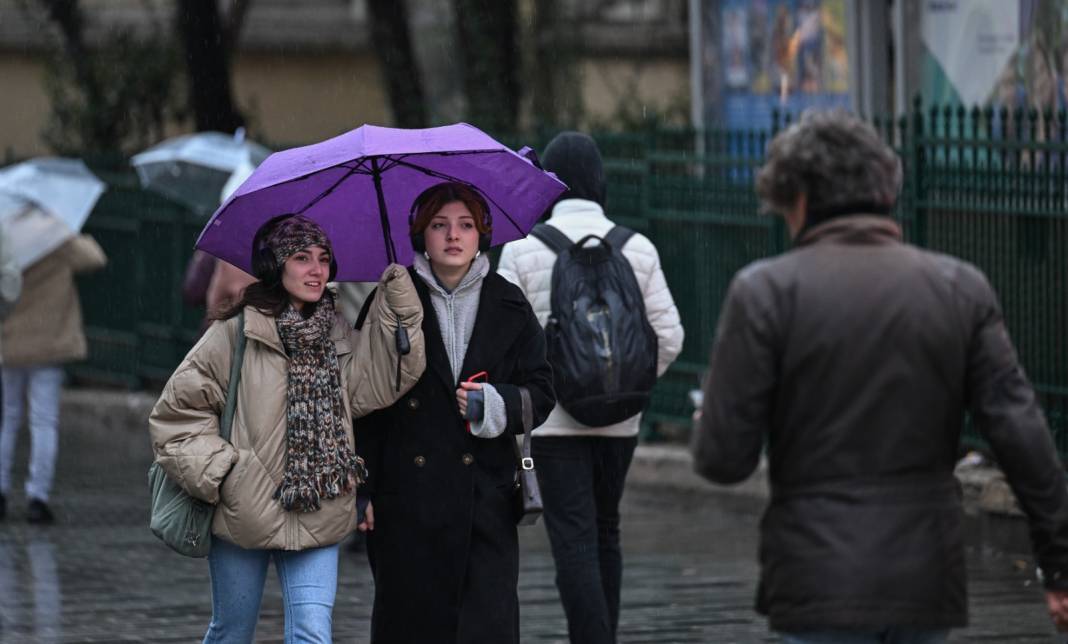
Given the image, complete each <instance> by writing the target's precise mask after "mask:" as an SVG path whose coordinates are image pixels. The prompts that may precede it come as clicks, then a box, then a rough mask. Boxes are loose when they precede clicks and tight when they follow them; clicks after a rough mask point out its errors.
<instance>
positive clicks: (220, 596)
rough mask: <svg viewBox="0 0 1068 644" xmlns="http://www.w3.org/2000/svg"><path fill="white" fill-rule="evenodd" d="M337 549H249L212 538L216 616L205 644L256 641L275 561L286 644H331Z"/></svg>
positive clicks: (213, 617)
mask: <svg viewBox="0 0 1068 644" xmlns="http://www.w3.org/2000/svg"><path fill="white" fill-rule="evenodd" d="M337 551H338V546H337V544H335V545H332V546H327V547H325V548H312V549H309V550H246V549H244V548H240V547H238V546H235V545H234V544H232V543H229V542H227V541H223V540H222V539H216V538H214V537H213V538H212V540H211V554H210V555H208V566H209V568H210V570H211V610H212V614H211V625H210V626H208V632H207V634H206V635H204V644H216V643H218V644H248V643H249V642H252V640H253V637H254V636H255V634H256V621H257V620H258V619H259V615H260V600H262V599H263V584H264V582H265V581H266V579H267V564H268V562H270V561H271V560H274V566H275V569H276V570H277V571H278V580H279V582H280V583H281V586H282V603H283V606H284V608H285V623H286V632H285V641H286V644H291V643H295V642H313V643H315V644H329V643H330V641H331V627H332V621H331V620H332V618H331V613H332V612H333V610H334V595H335V594H337Z"/></svg>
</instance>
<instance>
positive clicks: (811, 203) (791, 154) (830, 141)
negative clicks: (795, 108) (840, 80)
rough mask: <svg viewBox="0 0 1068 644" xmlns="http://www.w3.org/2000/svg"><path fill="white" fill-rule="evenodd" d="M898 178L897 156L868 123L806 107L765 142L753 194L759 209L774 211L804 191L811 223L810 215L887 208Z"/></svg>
mask: <svg viewBox="0 0 1068 644" xmlns="http://www.w3.org/2000/svg"><path fill="white" fill-rule="evenodd" d="M901 179H902V170H901V159H899V158H898V156H897V153H895V152H894V150H893V148H891V147H890V146H889V145H887V144H886V143H884V142H883V140H882V139H881V138H880V137H879V134H878V133H877V132H876V131H875V128H873V127H872V126H871V125H869V124H867V123H865V122H864V121H862V120H860V119H859V118H857V117H856V116H854V115H853V114H851V113H849V112H847V111H845V110H841V109H838V110H824V111H815V110H807V111H805V112H804V113H803V114H802V115H801V119H800V120H799V121H798V122H797V123H795V124H793V125H791V126H790V127H788V128H786V129H785V130H783V131H782V132H780V133H779V134H777V135H776V136H775V138H774V139H772V140H771V143H769V144H768V155H767V160H766V162H765V163H764V165H763V167H761V168H760V171H759V172H758V173H757V177H756V192H757V197H759V198H760V206H761V210H762V211H763V212H775V213H783V212H786V211H788V210H790V209H791V208H793V207H794V205H795V204H796V203H797V198H798V196H799V195H801V194H802V193H803V194H805V195H807V200H808V201H807V209H808V212H809V213H810V216H809V221H810V223H811V222H812V219H813V217H812V215H813V214H814V213H820V212H828V211H833V210H841V209H842V208H846V209H849V208H850V207H854V206H861V207H863V206H864V205H871V206H878V207H879V208H881V209H884V210H886V209H889V208H890V207H892V206H893V205H894V201H895V200H896V199H897V194H898V192H899V191H900V190H901ZM859 212H860V211H858V213H859Z"/></svg>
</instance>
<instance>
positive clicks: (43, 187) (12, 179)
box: [0, 157, 105, 233]
mask: <svg viewBox="0 0 1068 644" xmlns="http://www.w3.org/2000/svg"><path fill="white" fill-rule="evenodd" d="M104 188H105V185H104V182H103V181H101V180H100V179H97V178H96V175H94V174H93V173H92V172H90V171H89V168H87V167H86V166H85V164H84V163H82V162H81V161H80V160H79V159H65V158H60V157H38V158H36V159H30V160H29V161H23V162H22V163H16V164H14V165H11V166H8V167H6V168H4V169H2V170H0V192H2V193H5V194H7V195H8V196H11V197H15V198H19V199H22V200H24V201H30V202H32V203H34V204H36V205H37V206H39V207H40V208H41V209H43V210H44V211H46V212H47V213H48V214H50V215H52V216H54V217H57V218H59V220H60V221H62V222H63V223H64V224H66V226H67V228H69V229H70V230H71V231H72V233H76V232H78V231H79V230H81V229H82V226H83V225H84V224H85V220H86V219H87V218H88V217H89V213H90V212H92V210H93V206H95V205H96V201H97V199H99V198H100V195H102V194H103V193H104Z"/></svg>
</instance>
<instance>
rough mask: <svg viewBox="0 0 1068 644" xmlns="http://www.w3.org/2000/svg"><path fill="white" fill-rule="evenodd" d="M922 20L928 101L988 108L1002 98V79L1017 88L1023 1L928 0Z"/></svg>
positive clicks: (924, 71)
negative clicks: (1014, 67) (1015, 76)
mask: <svg viewBox="0 0 1068 644" xmlns="http://www.w3.org/2000/svg"><path fill="white" fill-rule="evenodd" d="M921 20H922V23H921V34H922V36H921V37H922V40H923V46H924V48H925V49H926V52H927V57H926V60H925V61H924V70H923V73H924V85H925V91H924V96H925V97H926V98H927V100H930V101H932V102H934V103H963V104H965V105H985V104H987V103H989V102H991V101H992V100H996V99H997V97H996V96H995V94H997V87H998V84H999V80H1000V81H1001V82H1002V83H1005V82H1009V84H1010V85H1011V84H1012V83H1011V81H1010V79H1011V77H1012V76H1013V73H1012V70H1011V69H1010V67H1011V65H1010V63H1011V61H1012V60H1013V58H1014V56H1015V55H1016V54H1017V52H1018V50H1019V45H1020V3H1019V2H1017V1H1016V0H925V2H924V3H923V13H922V18H921ZM1014 91H1015V90H1014V89H1013V90H1011V92H1010V93H1012V92H1014Z"/></svg>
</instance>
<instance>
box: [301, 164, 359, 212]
mask: <svg viewBox="0 0 1068 644" xmlns="http://www.w3.org/2000/svg"><path fill="white" fill-rule="evenodd" d="M357 172H358V171H357V170H356V168H349V171H348V172H346V173H345V176H343V177H341V178H340V179H338V180H337V181H335V182H334V185H332V186H330V187H329V188H327V189H326V190H324V191H322V192H321V193H319V196H318V197H316V198H315V199H312V200H311V201H310V202H308V203H307V204H306V205H305V206H304V207H303V208H301V209H300V210H298V211H297V212H296V214H298V215H302V214H304V213H305V212H307V210H308V209H309V208H311V207H312V206H314V205H315V204H317V203H319V202H320V201H322V200H323V199H325V198H326V197H328V196H329V195H330V194H331V193H332V192H334V191H335V190H337V188H338V186H340V185H341V184H342V183H344V182H345V179H348V178H349V177H351V176H352V175H354V174H356V173H357Z"/></svg>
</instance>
